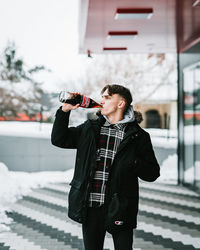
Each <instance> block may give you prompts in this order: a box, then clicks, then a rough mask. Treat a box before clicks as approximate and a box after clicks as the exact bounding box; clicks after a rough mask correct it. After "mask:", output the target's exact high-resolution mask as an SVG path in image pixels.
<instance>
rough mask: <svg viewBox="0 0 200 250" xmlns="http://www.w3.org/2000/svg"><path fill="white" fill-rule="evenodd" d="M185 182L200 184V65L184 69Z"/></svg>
mask: <svg viewBox="0 0 200 250" xmlns="http://www.w3.org/2000/svg"><path fill="white" fill-rule="evenodd" d="M184 182H185V183H188V184H191V185H198V186H199V183H200V63H198V64H195V65H192V66H190V67H187V68H186V69H184Z"/></svg>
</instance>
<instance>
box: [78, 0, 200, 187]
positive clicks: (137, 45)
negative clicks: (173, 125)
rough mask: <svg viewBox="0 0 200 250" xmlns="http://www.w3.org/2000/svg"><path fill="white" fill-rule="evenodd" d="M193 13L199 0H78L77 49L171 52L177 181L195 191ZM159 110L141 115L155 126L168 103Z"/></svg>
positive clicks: (197, 57)
mask: <svg viewBox="0 0 200 250" xmlns="http://www.w3.org/2000/svg"><path fill="white" fill-rule="evenodd" d="M199 17H200V0H141V1H136V0H126V1H123V0H118V1H116V0H109V1H106V0H80V15H79V18H80V22H79V52H80V53H87V54H88V56H91V54H92V53H107V52H109V53H113V52H117V53H144V52H145V53H176V54H177V72H178V73H177V74H178V100H177V108H176V111H173V114H174V115H176V114H177V127H178V183H179V184H181V185H189V186H190V187H192V188H194V189H198V190H200V18H199ZM174 105H175V104H173V107H174ZM146 107H147V106H146ZM144 109H145V106H144ZM147 109H148V108H147ZM163 109H166V110H164V111H162V112H161V111H160V112H161V113H162V116H161V117H160V118H159V117H158V115H157V114H156V112H155V111H156V109H154V108H153V107H151V108H150V107H149V110H146V112H145V114H146V116H147V117H146V118H147V120H148V116H149V115H150V113H151V115H152V114H153V115H154V117H155V120H156V119H157V126H160V127H167V120H168V119H167V118H166V117H165V116H166V114H167V110H169V109H170V106H169V105H168V106H167V105H165V107H164V106H163ZM173 110H174V109H173ZM147 111H149V113H148V112H147ZM156 117H157V118H156ZM159 119H160V120H159ZM147 122H148V123H149V124H147V125H148V126H153V125H151V122H152V121H147ZM159 124H160V125H159Z"/></svg>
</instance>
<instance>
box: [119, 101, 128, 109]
mask: <svg viewBox="0 0 200 250" xmlns="http://www.w3.org/2000/svg"><path fill="white" fill-rule="evenodd" d="M125 105H126V102H125V101H124V100H121V101H120V103H119V104H118V107H119V108H124V107H125Z"/></svg>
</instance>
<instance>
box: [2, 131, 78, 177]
mask: <svg viewBox="0 0 200 250" xmlns="http://www.w3.org/2000/svg"><path fill="white" fill-rule="evenodd" d="M75 155H76V150H72V149H61V148H58V147H55V146H53V145H52V144H51V141H50V139H46V138H29V137H15V136H2V135H1V136H0V162H3V163H4V164H5V165H6V166H7V167H8V169H9V170H14V171H27V172H35V171H52V170H58V171H60V170H67V169H70V168H72V167H73V166H74V162H75Z"/></svg>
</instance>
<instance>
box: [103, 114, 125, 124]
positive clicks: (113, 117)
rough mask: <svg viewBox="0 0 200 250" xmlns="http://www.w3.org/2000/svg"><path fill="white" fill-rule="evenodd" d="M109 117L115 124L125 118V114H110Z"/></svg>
mask: <svg viewBox="0 0 200 250" xmlns="http://www.w3.org/2000/svg"><path fill="white" fill-rule="evenodd" d="M107 118H108V120H109V122H110V123H111V124H115V123H117V122H119V121H121V120H122V119H123V114H121V113H120V114H113V115H112V114H110V115H108V116H107Z"/></svg>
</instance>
